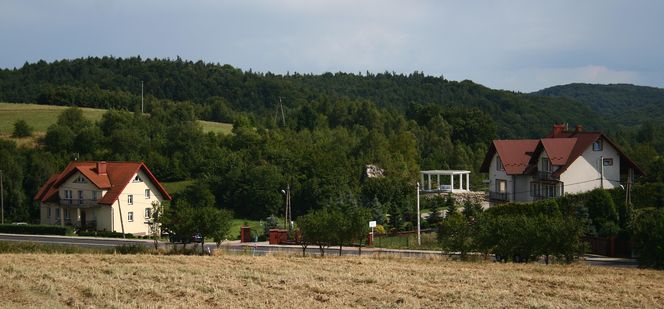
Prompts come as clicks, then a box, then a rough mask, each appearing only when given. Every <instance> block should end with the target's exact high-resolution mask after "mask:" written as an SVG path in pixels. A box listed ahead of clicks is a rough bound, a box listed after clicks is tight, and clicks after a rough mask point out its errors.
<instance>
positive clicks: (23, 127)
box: [12, 119, 32, 137]
mask: <svg viewBox="0 0 664 309" xmlns="http://www.w3.org/2000/svg"><path fill="white" fill-rule="evenodd" d="M28 136H32V127H30V126H29V125H28V123H27V122H25V120H23V119H20V120H17V121H16V122H14V132H13V133H12V137H28Z"/></svg>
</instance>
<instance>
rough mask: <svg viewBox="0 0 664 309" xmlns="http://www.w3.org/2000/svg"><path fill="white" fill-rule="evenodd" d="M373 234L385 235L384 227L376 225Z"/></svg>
mask: <svg viewBox="0 0 664 309" xmlns="http://www.w3.org/2000/svg"><path fill="white" fill-rule="evenodd" d="M374 233H376V234H385V233H386V231H385V227H384V226H382V225H380V224H376V227H375V228H374Z"/></svg>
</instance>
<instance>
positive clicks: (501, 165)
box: [496, 156, 505, 171]
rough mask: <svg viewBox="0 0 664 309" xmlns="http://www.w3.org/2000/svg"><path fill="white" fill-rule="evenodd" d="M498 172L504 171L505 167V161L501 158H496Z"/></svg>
mask: <svg viewBox="0 0 664 309" xmlns="http://www.w3.org/2000/svg"><path fill="white" fill-rule="evenodd" d="M496 170H497V171H504V170H505V167H504V166H503V160H501V159H500V156H497V157H496Z"/></svg>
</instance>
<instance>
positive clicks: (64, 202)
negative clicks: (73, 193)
mask: <svg viewBox="0 0 664 309" xmlns="http://www.w3.org/2000/svg"><path fill="white" fill-rule="evenodd" d="M98 202H99V200H86V199H61V200H60V206H64V207H72V208H91V207H97V206H99V204H98Z"/></svg>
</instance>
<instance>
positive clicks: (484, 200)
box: [422, 191, 489, 209]
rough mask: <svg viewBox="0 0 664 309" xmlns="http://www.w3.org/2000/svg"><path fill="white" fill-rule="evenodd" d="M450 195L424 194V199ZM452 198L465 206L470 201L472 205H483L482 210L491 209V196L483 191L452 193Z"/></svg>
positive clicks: (440, 193) (439, 193)
mask: <svg viewBox="0 0 664 309" xmlns="http://www.w3.org/2000/svg"><path fill="white" fill-rule="evenodd" d="M448 194H449V193H443V192H436V193H423V194H422V197H423V198H433V197H434V196H438V195H440V196H443V197H445V196H447V195H448ZM452 196H453V197H454V200H455V201H456V202H457V203H458V204H461V205H463V203H465V202H466V201H470V202H472V203H478V204H480V205H482V208H484V209H486V208H489V195H488V194H487V193H486V192H483V191H469V192H455V193H452Z"/></svg>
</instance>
